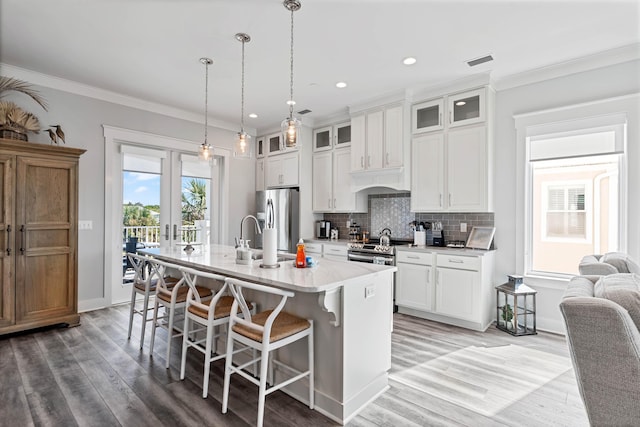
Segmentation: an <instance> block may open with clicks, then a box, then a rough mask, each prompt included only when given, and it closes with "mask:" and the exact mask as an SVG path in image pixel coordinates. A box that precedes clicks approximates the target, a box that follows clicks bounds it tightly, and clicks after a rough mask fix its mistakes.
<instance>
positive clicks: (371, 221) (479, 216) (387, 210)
mask: <svg viewBox="0 0 640 427" xmlns="http://www.w3.org/2000/svg"><path fill="white" fill-rule="evenodd" d="M324 219H325V220H327V221H331V223H332V227H337V228H338V230H339V235H340V238H341V239H346V238H348V237H349V228H348V227H347V221H348V220H350V221H351V222H352V223H353V222H355V223H356V224H358V225H360V227H361V231H368V232H369V233H370V235H371V237H377V236H378V234H379V233H380V231H381V230H382V229H383V228H389V229H391V237H392V238H396V239H413V234H412V232H411V228H410V226H409V223H410V222H412V221H416V222H418V223H420V222H436V221H440V222H441V223H442V229H443V231H444V237H445V241H447V242H451V241H454V240H461V241H464V242H466V240H467V237H468V236H469V232H471V229H472V228H473V227H474V226H478V227H479V226H483V227H493V226H494V214H493V212H489V213H487V212H477V213H474V212H464V213H440V212H434V213H422V212H420V213H414V212H411V193H394V194H371V195H369V211H368V213H353V214H325V215H324ZM462 222H464V223H466V224H467V231H466V232H461V231H460V223H462Z"/></svg>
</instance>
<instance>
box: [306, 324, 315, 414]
mask: <svg viewBox="0 0 640 427" xmlns="http://www.w3.org/2000/svg"><path fill="white" fill-rule="evenodd" d="M309 323H311V326H310V329H311V333H310V334H309V335H308V336H307V339H308V340H309V409H313V407H314V405H315V400H314V395H315V383H314V378H315V377H314V355H313V335H314V332H313V320H309Z"/></svg>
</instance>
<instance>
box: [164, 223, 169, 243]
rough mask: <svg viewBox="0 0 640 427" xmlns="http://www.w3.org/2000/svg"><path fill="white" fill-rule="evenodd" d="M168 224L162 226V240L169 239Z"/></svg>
mask: <svg viewBox="0 0 640 427" xmlns="http://www.w3.org/2000/svg"><path fill="white" fill-rule="evenodd" d="M169 233H170V232H169V224H166V225H165V226H164V240H169Z"/></svg>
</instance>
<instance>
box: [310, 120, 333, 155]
mask: <svg viewBox="0 0 640 427" xmlns="http://www.w3.org/2000/svg"><path fill="white" fill-rule="evenodd" d="M332 133H333V128H332V127H331V126H327V127H324V128H320V129H316V130H314V131H313V151H324V150H331V148H332V145H333V134H332Z"/></svg>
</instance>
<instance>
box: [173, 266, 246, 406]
mask: <svg viewBox="0 0 640 427" xmlns="http://www.w3.org/2000/svg"><path fill="white" fill-rule="evenodd" d="M180 271H181V272H182V275H183V278H184V280H185V283H186V285H187V286H188V287H189V291H188V293H187V298H186V308H185V316H184V329H183V334H182V363H181V365H180V379H181V380H183V379H184V375H185V367H186V362H187V349H188V348H189V347H192V348H194V349H196V350H198V351H199V352H201V353H202V354H204V379H203V382H202V397H203V398H206V397H207V394H208V392H209V373H210V371H211V362H214V361H216V360H220V359H222V358H223V357H225V354H224V353H222V354H217V343H216V341H217V338H218V337H220V336H222V335H223V334H226V333H227V328H226V327H223V328H219V327H220V326H221V325H224V326H226V325H227V323H228V322H229V313H230V312H231V307H232V305H233V297H232V296H230V295H226V293H227V289H228V286H227V284H226V283H225V279H226V278H225V277H224V276H220V275H218V274H212V273H207V272H204V271H199V270H194V269H192V268H187V267H180ZM198 278H203V279H208V280H213V281H215V282H219V283H221V288H220V290H218V291H217V292H215V293H214V294H213V296H212V297H211V298H210V299H209V300H208V301H205V300H204V299H203V298H202V297H201V296H200V294H199V293H198V292H197V291H196V290H197V288H198V286H196V282H197V280H198ZM252 309H253V305H251V308H250V309H249V310H252ZM190 322H193V323H195V324H198V325H200V327H199V328H198V329H190V327H189V324H190ZM193 323H192V324H193ZM201 331H205V332H206V333H205V337H204V338H197V336H198V335H197V334H196V333H197V332H201ZM190 336H194V337H196V338H195V339H194V340H191V339H190V338H189V337H190ZM203 344H204V346H203Z"/></svg>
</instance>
